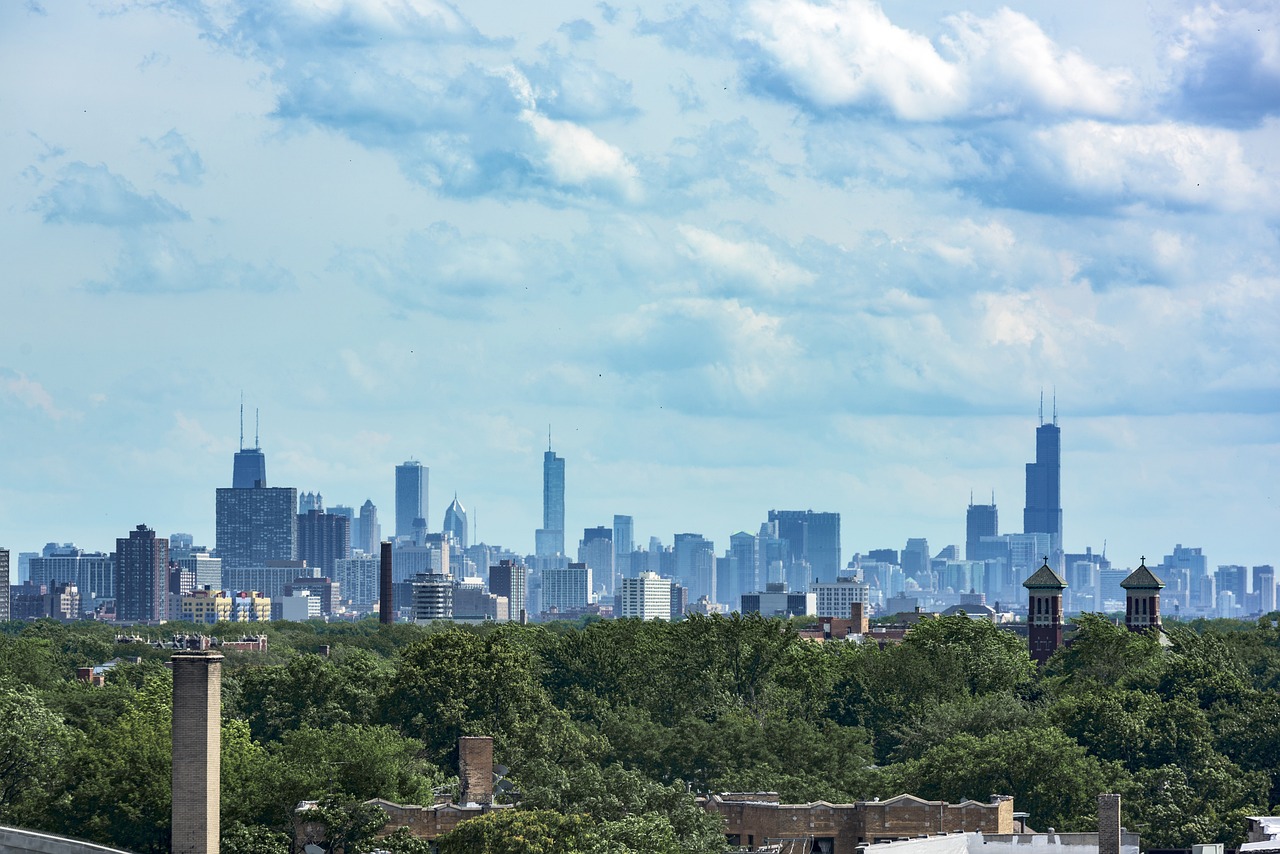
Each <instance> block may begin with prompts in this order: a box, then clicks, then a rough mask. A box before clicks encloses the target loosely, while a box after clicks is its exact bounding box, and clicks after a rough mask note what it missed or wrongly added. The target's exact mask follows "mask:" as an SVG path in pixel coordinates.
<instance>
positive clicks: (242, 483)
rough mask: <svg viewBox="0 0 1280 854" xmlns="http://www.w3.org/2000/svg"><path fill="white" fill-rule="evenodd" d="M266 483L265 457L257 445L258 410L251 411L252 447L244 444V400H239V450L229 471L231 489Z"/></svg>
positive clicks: (247, 487) (250, 487)
mask: <svg viewBox="0 0 1280 854" xmlns="http://www.w3.org/2000/svg"><path fill="white" fill-rule="evenodd" d="M266 485H267V457H266V455H265V454H263V453H262V448H261V447H260V446H259V445H258V411H257V410H256V409H255V410H254V411H253V447H252V448H246V447H245V445H244V401H243V400H241V401H240V450H238V451H236V459H235V467H234V468H233V469H232V472H231V488H232V489H253V488H254V487H258V486H266Z"/></svg>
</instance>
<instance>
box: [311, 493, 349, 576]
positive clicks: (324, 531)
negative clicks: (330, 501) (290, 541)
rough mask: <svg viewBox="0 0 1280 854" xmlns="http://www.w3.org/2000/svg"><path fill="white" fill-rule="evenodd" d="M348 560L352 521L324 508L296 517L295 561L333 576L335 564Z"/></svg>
mask: <svg viewBox="0 0 1280 854" xmlns="http://www.w3.org/2000/svg"><path fill="white" fill-rule="evenodd" d="M349 557H351V520H350V519H348V518H347V517H346V516H340V515H338V514H336V513H326V512H324V510H323V509H319V510H309V511H307V512H306V513H300V514H299V515H298V560H305V561H306V562H307V566H312V567H316V568H318V569H319V570H320V571H321V572H322V573H323V574H325V575H329V576H332V575H333V570H334V566H335V564H336V563H337V561H340V560H346V559H347V558H349Z"/></svg>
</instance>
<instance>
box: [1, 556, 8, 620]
mask: <svg viewBox="0 0 1280 854" xmlns="http://www.w3.org/2000/svg"><path fill="white" fill-rule="evenodd" d="M8 620H9V550H8V549H0V623H3V622H7V621H8Z"/></svg>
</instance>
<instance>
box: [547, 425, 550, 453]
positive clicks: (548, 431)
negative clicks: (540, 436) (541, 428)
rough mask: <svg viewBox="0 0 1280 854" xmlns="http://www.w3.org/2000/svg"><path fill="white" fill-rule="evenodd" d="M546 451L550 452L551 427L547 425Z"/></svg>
mask: <svg viewBox="0 0 1280 854" xmlns="http://www.w3.org/2000/svg"><path fill="white" fill-rule="evenodd" d="M547 450H548V451H550V450H551V425H550V424H548V425H547Z"/></svg>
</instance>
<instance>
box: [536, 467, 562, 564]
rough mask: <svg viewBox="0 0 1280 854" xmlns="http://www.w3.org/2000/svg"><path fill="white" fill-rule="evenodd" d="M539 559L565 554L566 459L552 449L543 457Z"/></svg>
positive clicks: (538, 543)
mask: <svg viewBox="0 0 1280 854" xmlns="http://www.w3.org/2000/svg"><path fill="white" fill-rule="evenodd" d="M536 551H537V555H538V557H549V556H551V555H562V554H564V458H563V457H558V456H556V454H555V452H554V451H552V450H551V448H550V447H548V448H547V452H546V453H545V454H543V456H542V527H541V528H540V529H539V530H538V534H537V550H536Z"/></svg>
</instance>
